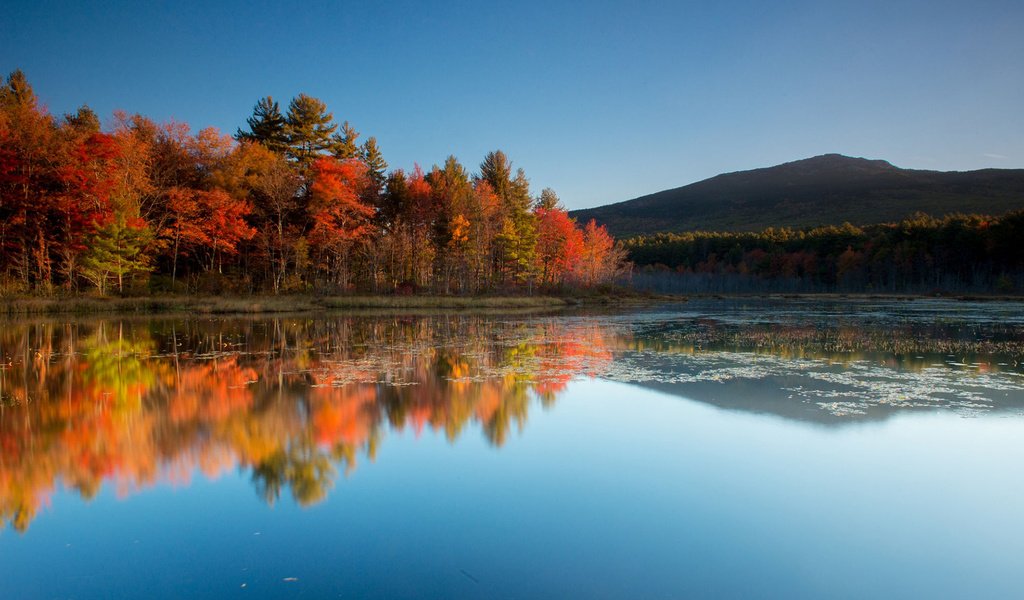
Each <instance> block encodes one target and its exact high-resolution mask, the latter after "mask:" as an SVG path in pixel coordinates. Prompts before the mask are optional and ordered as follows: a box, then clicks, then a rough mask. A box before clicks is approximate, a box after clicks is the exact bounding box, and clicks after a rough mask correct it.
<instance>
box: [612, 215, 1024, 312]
mask: <svg viewBox="0 0 1024 600" xmlns="http://www.w3.org/2000/svg"><path fill="white" fill-rule="evenodd" d="M624 246H625V248H626V249H627V250H628V252H629V258H630V259H631V260H632V261H634V263H635V265H636V267H635V271H634V273H633V276H632V280H633V285H635V286H636V287H638V288H641V289H649V290H654V291H660V292H678V293H698V292H712V293H729V292H878V293H886V292H889V293H929V294H930V293H963V292H995V293H1006V294H1009V293H1019V292H1021V291H1024V211H1016V212H1011V213H1008V214H1006V215H1003V216H999V217H990V216H983V215H951V216H946V217H944V218H941V219H938V218H933V217H930V216H928V215H924V214H919V215H916V216H914V217H912V218H909V219H905V220H903V221H901V222H898V223H887V224H879V225H870V226H865V227H855V226H853V225H850V224H848V223H847V224H844V225H842V226H828V227H817V228H812V229H804V230H798V231H794V230H792V229H786V228H780V229H776V228H768V229H765V230H763V231H761V232H759V233H737V232H707V231H697V232H687V233H681V234H657V235H653V236H646V237H636V238H632V239H629V240H626V241H625V242H624Z"/></svg>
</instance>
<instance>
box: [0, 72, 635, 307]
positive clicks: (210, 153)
mask: <svg viewBox="0 0 1024 600" xmlns="http://www.w3.org/2000/svg"><path fill="white" fill-rule="evenodd" d="M360 137H361V136H360V134H359V133H358V132H357V131H356V130H355V129H354V128H353V126H352V125H351V124H349V123H348V122H347V121H345V122H342V123H340V125H339V124H338V123H336V122H335V120H334V117H333V115H332V113H331V112H329V111H328V110H327V107H326V105H325V104H324V103H323V102H322V101H320V100H318V99H317V98H313V97H311V96H307V95H305V94H299V95H298V96H296V97H295V98H293V99H292V100H291V101H290V102H289V103H288V105H287V107H286V109H284V110H282V108H281V106H280V104H279V103H278V102H276V101H275V100H273V98H271V97H269V96H268V97H266V98H263V99H261V100H259V102H257V104H256V105H255V107H254V109H253V114H252V115H251V116H250V117H249V118H248V119H247V127H246V128H245V129H239V130H238V131H237V132H236V133H235V135H234V136H228V135H224V134H222V133H220V132H219V131H217V130H216V129H214V128H206V129H202V130H200V131H198V132H196V133H193V132H192V131H191V129H190V128H189V126H188V125H186V124H184V123H175V122H169V123H157V122H155V121H153V120H152V119H149V118H147V117H145V116H143V115H140V114H128V113H125V112H116V113H115V114H114V118H113V125H112V127H110V128H109V129H108V130H104V129H103V128H102V127H101V123H100V119H99V118H98V116H97V115H96V114H95V112H93V111H92V110H90V109H89V108H88V107H87V106H83V107H82V108H80V109H79V110H78V111H77V112H76V113H74V114H66V115H63V116H62V117H59V118H58V117H55V116H53V115H50V114H48V113H47V111H46V110H45V109H44V108H42V107H41V106H40V104H39V101H38V99H37V97H36V95H35V93H34V91H33V90H32V87H31V86H30V85H29V83H28V82H27V80H26V78H25V76H24V74H23V73H21V72H20V71H15V72H13V73H11V74H10V76H8V78H7V80H6V82H5V83H4V84H3V85H2V86H0V285H2V291H4V292H6V293H53V292H57V291H67V292H77V291H83V290H90V289H95V290H98V291H99V292H100V293H111V292H116V293H140V292H168V291H188V292H208V293H226V292H232V293H256V292H273V293H284V292H327V293H344V292H352V291H360V292H373V293H395V292H397V293H417V292H426V293H444V294H469V293H486V292H492V291H522V292H532V291H534V290H538V289H543V290H553V289H562V288H573V287H592V286H598V285H602V284H606V283H608V282H611V281H612V280H613V279H615V278H616V277H617V276H618V275H619V274H620V273H621V272H622V271H623V269H624V268H625V266H624V256H625V251H624V250H623V249H622V248H621V247H620V246H619V245H617V244H616V242H615V240H614V239H613V238H612V237H611V236H610V235H609V234H608V232H607V231H606V230H605V228H604V227H600V226H598V225H596V224H595V223H594V222H593V221H591V222H590V223H587V224H586V225H580V224H578V223H576V222H575V220H573V219H571V218H570V217H569V216H568V214H567V213H566V211H565V209H564V208H563V207H562V205H561V204H560V202H559V199H558V196H557V195H556V194H555V192H554V191H552V190H550V189H545V190H543V191H542V192H541V193H540V194H539V195H537V196H534V195H533V194H532V193H531V190H530V182H529V180H528V179H527V177H526V175H525V173H524V172H523V170H522V169H514V168H513V164H512V162H511V161H510V160H509V158H508V157H507V156H506V155H505V154H504V153H503V152H501V151H494V152H491V153H489V154H487V156H486V157H484V159H483V161H482V162H481V164H480V166H479V169H478V171H477V172H476V173H471V172H470V171H469V170H468V169H467V168H466V167H465V166H464V165H462V164H461V163H460V162H459V161H458V160H457V159H456V158H455V157H454V156H449V157H448V159H447V160H445V161H444V163H443V164H442V165H435V166H433V167H432V168H431V169H430V170H429V172H425V171H424V170H423V169H421V168H420V167H419V166H415V167H414V168H413V169H412V170H410V171H405V170H402V169H393V170H388V163H387V162H386V161H385V159H384V157H383V154H382V153H381V150H380V148H379V147H378V144H377V140H376V139H375V138H373V137H368V138H366V139H365V141H363V142H362V143H360V142H359V138H360Z"/></svg>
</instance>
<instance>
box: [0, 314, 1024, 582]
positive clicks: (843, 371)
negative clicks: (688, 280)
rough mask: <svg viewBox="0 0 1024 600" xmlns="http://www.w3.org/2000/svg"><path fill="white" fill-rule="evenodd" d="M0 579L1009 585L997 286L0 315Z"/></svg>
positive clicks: (1015, 335) (1018, 340)
mask: <svg viewBox="0 0 1024 600" xmlns="http://www.w3.org/2000/svg"><path fill="white" fill-rule="evenodd" d="M0 359H2V363H3V364H2V366H0V518H2V520H3V525H2V531H0V597H2V598H108V597H109V598H117V597H138V598H178V597H196V598H203V597H209V598H231V597H238V598H255V597H264V598H269V597H274V598H277V597H303V598H328V597H344V598H362V597H381V598H384V597H386V598H401V597H445V598H463V597H464V598H567V597H598V598H657V597H665V598H678V597H691V596H698V597H699V596H706V597H786V598H794V597H806V598H821V597H879V596H885V597H908V596H913V597H1021V596H1024V578H1022V575H1021V573H1024V511H1022V510H1021V509H1020V507H1021V505H1022V500H1024V478H1022V477H1021V475H1020V466H1021V465H1022V464H1024V365H1022V362H1024V310H1022V306H1021V305H1018V304H998V303H991V304H971V303H957V302H937V301H915V302H835V303H815V302H798V301H788V302H774V303H766V302H763V301H757V302H755V301H750V302H739V301H706V302H690V303H686V304H678V305H671V306H661V307H655V308H651V309H645V310H639V311H634V312H628V313H626V312H612V313H608V314H592V313H564V314H556V315H543V316H537V315H532V316H530V315H528V316H522V315H520V316H509V315H501V316H490V315H421V316H408V315H329V316H316V317H281V318H212V317H198V316H196V317H191V318H181V317H178V318H158V319H133V318H124V319H120V318H103V319H83V320H72V321H61V320H38V321H24V322H8V323H3V324H2V325H0Z"/></svg>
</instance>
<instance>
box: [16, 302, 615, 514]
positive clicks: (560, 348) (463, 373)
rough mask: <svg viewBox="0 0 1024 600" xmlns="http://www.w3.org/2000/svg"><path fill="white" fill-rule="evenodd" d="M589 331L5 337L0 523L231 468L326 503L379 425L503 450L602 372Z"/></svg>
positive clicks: (243, 327) (488, 322)
mask: <svg viewBox="0 0 1024 600" xmlns="http://www.w3.org/2000/svg"><path fill="white" fill-rule="evenodd" d="M606 333H607V332H606V331H605V330H604V329H603V328H602V326H600V325H599V324H597V323H595V322H590V321H585V320H584V321H558V320H550V319H549V320H533V321H521V320H518V321H517V320H509V321H501V320H493V319H484V318H472V317H466V318H386V319H381V318H373V319H370V318H366V319H358V318H335V319H270V320H184V321H181V320H177V321H175V320H155V321H153V320H123V321H95V322H75V323H36V324H32V325H27V326H9V327H6V328H4V329H3V331H2V332H0V352H2V356H3V361H4V368H3V370H2V372H0V400H2V404H0V448H2V456H0V518H3V519H4V520H5V521H7V522H8V523H9V524H10V525H11V526H12V527H13V528H14V529H17V530H19V531H24V530H25V529H26V528H27V527H28V525H29V523H30V522H31V520H32V519H33V517H34V515H35V514H36V513H37V511H38V510H39V508H40V506H41V505H43V504H45V503H46V502H47V499H48V497H49V495H50V494H51V493H52V492H53V491H54V488H55V486H56V485H57V483H58V482H61V483H63V485H65V486H68V487H70V488H73V489H75V490H77V491H78V493H79V494H81V496H83V497H84V498H91V497H93V496H94V495H95V494H96V493H97V491H98V490H99V488H100V486H101V484H102V483H103V482H104V481H105V480H107V481H111V482H112V483H113V484H114V485H115V486H116V488H117V490H118V491H119V493H120V494H128V493H131V492H132V491H134V490H137V489H139V488H143V487H146V486H150V485H153V484H154V483H156V482H159V481H170V482H175V483H187V481H188V478H189V477H190V475H191V474H192V473H193V472H194V471H196V470H197V469H198V470H200V471H201V472H202V473H203V474H205V475H206V476H207V477H211V478H215V477H217V476H218V475H220V474H222V473H224V472H226V471H228V470H231V469H234V468H236V467H239V468H241V469H243V470H245V471H247V472H249V473H251V478H252V482H253V484H254V486H255V488H256V489H257V491H258V493H259V494H260V495H261V496H262V497H263V498H264V499H265V500H266V501H267V502H274V501H275V500H277V499H278V498H279V497H280V496H281V494H282V493H285V491H287V493H290V494H291V496H292V497H293V498H294V499H295V500H296V501H297V502H299V503H300V504H303V505H308V504H312V503H315V502H318V501H320V500H322V499H323V498H324V497H325V495H326V494H327V492H328V490H329V489H330V488H331V486H332V485H333V484H334V482H335V479H336V478H337V476H338V470H339V469H341V470H343V471H346V472H347V471H351V470H352V469H354V468H355V466H356V461H357V456H360V455H365V456H366V457H368V458H369V459H370V460H372V459H373V457H374V454H375V449H376V447H377V444H379V443H380V439H381V435H382V433H383V431H384V430H385V429H387V428H390V429H395V430H403V429H406V428H412V429H413V430H415V431H417V432H419V431H422V430H423V429H424V428H430V429H433V430H437V431H443V432H444V434H445V435H446V436H447V437H448V438H449V439H451V440H454V439H456V438H457V437H458V436H460V435H461V434H463V433H464V431H465V430H466V429H467V427H468V426H469V425H470V424H476V425H478V426H479V428H480V429H481V430H482V431H483V433H484V435H485V436H486V438H487V440H488V441H489V442H490V443H492V444H494V445H496V446H500V445H502V444H504V443H505V442H506V440H507V439H508V436H509V432H510V431H511V430H512V429H513V427H522V426H523V425H524V424H525V422H526V419H527V415H528V412H529V408H530V405H531V401H532V400H534V399H536V400H537V401H538V402H540V403H541V404H551V403H553V402H554V401H555V398H556V396H557V394H558V393H559V392H560V391H561V390H562V389H563V388H564V387H565V385H566V384H567V383H568V381H569V380H571V379H572V378H573V377H577V376H580V375H585V374H590V375H596V374H599V373H601V372H603V371H604V370H605V369H606V368H607V366H608V364H609V363H610V361H611V358H612V354H611V347H612V345H613V344H612V343H611V341H610V340H606V339H605V335H606Z"/></svg>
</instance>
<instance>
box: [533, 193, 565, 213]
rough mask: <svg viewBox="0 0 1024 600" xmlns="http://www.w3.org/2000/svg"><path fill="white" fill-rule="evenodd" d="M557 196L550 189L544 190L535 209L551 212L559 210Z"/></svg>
mask: <svg viewBox="0 0 1024 600" xmlns="http://www.w3.org/2000/svg"><path fill="white" fill-rule="evenodd" d="M559 204H560V202H559V200H558V194H556V193H555V190H553V189H551V188H544V190H543V191H542V192H541V193H540V198H539V199H538V200H537V208H542V209H544V210H553V209H555V208H561V206H559Z"/></svg>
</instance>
